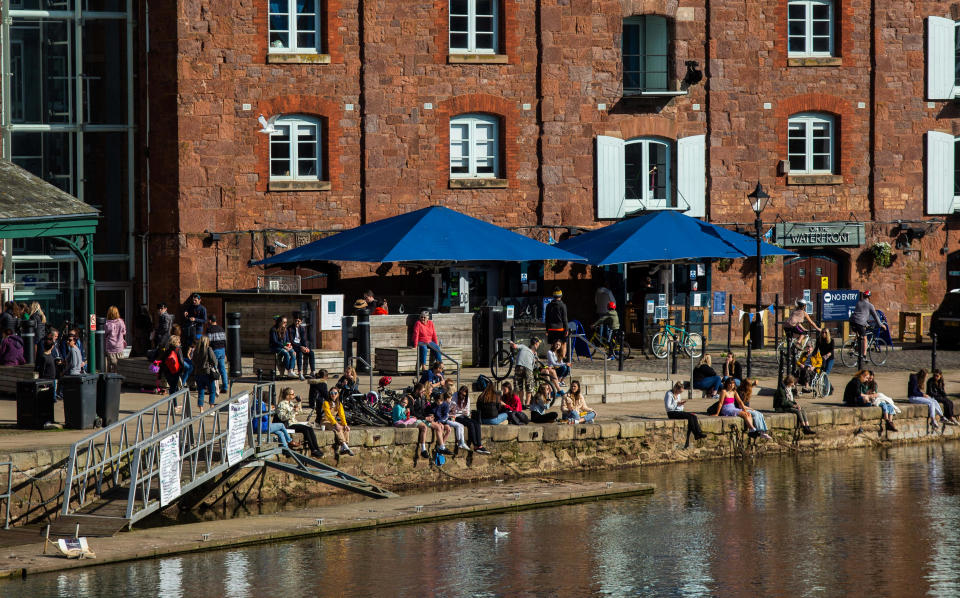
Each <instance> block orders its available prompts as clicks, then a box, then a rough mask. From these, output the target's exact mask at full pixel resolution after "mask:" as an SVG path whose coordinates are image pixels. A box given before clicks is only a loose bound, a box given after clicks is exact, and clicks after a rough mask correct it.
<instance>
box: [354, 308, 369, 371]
mask: <svg viewBox="0 0 960 598" xmlns="http://www.w3.org/2000/svg"><path fill="white" fill-rule="evenodd" d="M354 333H355V334H356V336H357V357H359V358H360V359H358V360H357V371H358V372H369V371H370V369H369V366H367V365H366V364H365V363H364V361H365V362H366V363H367V364H369V363H370V310H368V309H358V310H357V328H356V330H355V331H354ZM361 359H362V360H363V361H360V360H361Z"/></svg>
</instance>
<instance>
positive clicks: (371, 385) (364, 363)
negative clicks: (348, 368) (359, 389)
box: [347, 355, 373, 392]
mask: <svg viewBox="0 0 960 598" xmlns="http://www.w3.org/2000/svg"><path fill="white" fill-rule="evenodd" d="M355 360H356V361H359V362H360V363H362V364H363V365H364V366H366V368H367V372H369V374H370V388H369V390H368V392H373V366H372V365H370V364H369V363H368V362H367V360H366V359H364V358H363V357H360V356H359V355H351V356H350V357H348V358H347V363H352V362H353V361H355Z"/></svg>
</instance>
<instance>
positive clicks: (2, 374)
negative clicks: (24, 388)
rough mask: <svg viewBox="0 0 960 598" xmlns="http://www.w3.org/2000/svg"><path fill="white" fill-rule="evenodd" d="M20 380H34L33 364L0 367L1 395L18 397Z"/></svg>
mask: <svg viewBox="0 0 960 598" xmlns="http://www.w3.org/2000/svg"><path fill="white" fill-rule="evenodd" d="M20 380H33V365H32V364H24V365H4V366H0V394H8V395H16V394H17V382H19V381H20Z"/></svg>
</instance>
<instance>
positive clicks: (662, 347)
mask: <svg viewBox="0 0 960 598" xmlns="http://www.w3.org/2000/svg"><path fill="white" fill-rule="evenodd" d="M650 350H651V351H653V355H654V357H656V358H658V359H664V358H666V356H667V353H669V352H670V337H669V336H667V335H666V334H664V333H662V332H658V333H656V334H654V335H653V340H651V341H650Z"/></svg>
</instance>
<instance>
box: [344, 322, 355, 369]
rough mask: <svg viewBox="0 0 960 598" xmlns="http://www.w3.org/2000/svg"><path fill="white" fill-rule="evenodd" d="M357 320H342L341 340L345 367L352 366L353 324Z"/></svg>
mask: <svg viewBox="0 0 960 598" xmlns="http://www.w3.org/2000/svg"><path fill="white" fill-rule="evenodd" d="M354 320H356V318H354V317H353V316H343V318H341V319H340V322H341V323H340V339H341V346H342V348H343V367H344V368H346V367H349V366H350V359H351V358H352V357H353V332H354V330H353V322H354Z"/></svg>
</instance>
